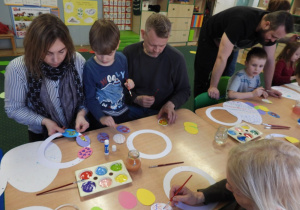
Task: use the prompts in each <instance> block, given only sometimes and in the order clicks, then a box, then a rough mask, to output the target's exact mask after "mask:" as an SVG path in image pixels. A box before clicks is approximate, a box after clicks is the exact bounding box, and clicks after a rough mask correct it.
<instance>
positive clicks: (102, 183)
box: [99, 178, 112, 188]
mask: <svg viewBox="0 0 300 210" xmlns="http://www.w3.org/2000/svg"><path fill="white" fill-rule="evenodd" d="M111 184H112V180H111V178H104V179H101V180H100V182H99V185H100V187H103V188H107V187H109V186H110V185H111Z"/></svg>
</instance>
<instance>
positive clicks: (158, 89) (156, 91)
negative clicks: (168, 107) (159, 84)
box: [153, 89, 159, 97]
mask: <svg viewBox="0 0 300 210" xmlns="http://www.w3.org/2000/svg"><path fill="white" fill-rule="evenodd" d="M158 91H159V89H157V90H156V91H155V93H154V95H153V97H155V96H156V94H157V92H158Z"/></svg>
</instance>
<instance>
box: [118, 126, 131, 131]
mask: <svg viewBox="0 0 300 210" xmlns="http://www.w3.org/2000/svg"><path fill="white" fill-rule="evenodd" d="M117 130H118V131H119V132H121V133H129V132H130V129H129V128H128V127H126V126H125V125H119V126H118V127H117Z"/></svg>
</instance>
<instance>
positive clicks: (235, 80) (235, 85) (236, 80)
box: [227, 74, 241, 92]
mask: <svg viewBox="0 0 300 210" xmlns="http://www.w3.org/2000/svg"><path fill="white" fill-rule="evenodd" d="M240 85H241V79H240V77H239V76H238V75H237V74H234V75H233V76H232V79H231V80H230V81H229V84H228V88H227V91H229V90H232V91H235V92H238V89H239V87H240Z"/></svg>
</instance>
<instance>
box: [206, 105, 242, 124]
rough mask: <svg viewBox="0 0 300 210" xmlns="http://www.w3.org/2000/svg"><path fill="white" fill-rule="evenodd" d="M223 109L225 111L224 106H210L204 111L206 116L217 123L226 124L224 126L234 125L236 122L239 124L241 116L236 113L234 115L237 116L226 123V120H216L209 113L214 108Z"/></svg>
mask: <svg viewBox="0 0 300 210" xmlns="http://www.w3.org/2000/svg"><path fill="white" fill-rule="evenodd" d="M218 109H219V110H220V109H221V110H224V111H227V109H225V108H224V107H210V108H208V109H206V111H205V113H206V116H207V117H208V118H209V119H211V120H212V121H214V122H216V123H219V124H221V125H226V126H235V125H237V124H240V123H241V122H242V118H241V116H239V115H237V116H235V117H237V120H236V121H235V122H233V123H226V122H221V121H219V120H217V119H216V118H214V117H213V116H212V115H211V112H212V111H214V110H218Z"/></svg>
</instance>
